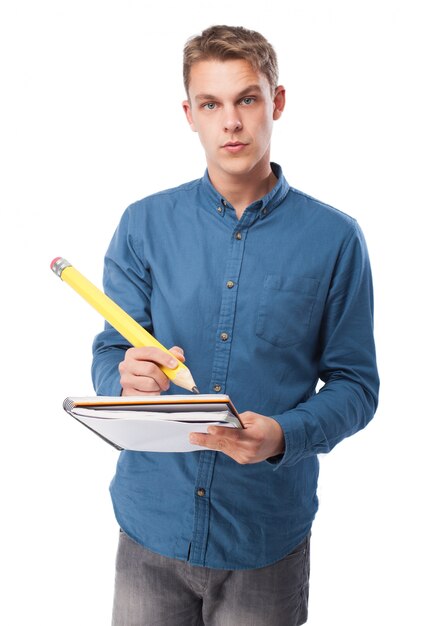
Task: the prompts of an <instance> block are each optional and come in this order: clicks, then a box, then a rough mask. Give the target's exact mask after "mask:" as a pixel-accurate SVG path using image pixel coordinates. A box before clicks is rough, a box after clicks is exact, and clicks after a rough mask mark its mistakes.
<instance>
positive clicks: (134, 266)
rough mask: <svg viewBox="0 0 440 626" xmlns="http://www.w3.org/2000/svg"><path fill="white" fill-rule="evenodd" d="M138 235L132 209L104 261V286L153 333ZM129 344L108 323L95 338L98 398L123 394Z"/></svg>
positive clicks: (148, 277) (147, 280) (148, 282)
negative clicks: (122, 368)
mask: <svg viewBox="0 0 440 626" xmlns="http://www.w3.org/2000/svg"><path fill="white" fill-rule="evenodd" d="M138 232H139V228H138V227H137V226H136V215H135V214H134V211H133V210H132V209H131V207H129V208H128V209H127V210H126V212H125V213H124V215H123V216H122V219H121V221H120V224H119V226H118V228H117V229H116V232H115V234H114V235H113V238H112V240H111V242H110V245H109V248H108V250H107V253H106V256H105V259H104V278H103V286H104V291H105V293H106V294H107V295H108V296H109V297H110V298H112V300H114V301H115V302H116V303H117V304H119V306H120V307H122V308H123V309H124V311H126V312H127V313H128V314H129V315H131V316H132V317H133V318H134V319H135V320H136V321H138V322H139V323H140V324H141V326H143V327H144V328H145V329H146V330H148V331H149V332H152V322H151V314H150V296H151V275H150V271H149V268H148V265H147V263H146V261H145V260H142V254H141V252H140V250H141V246H140V245H139V243H138V241H137V233H138ZM130 345H131V344H129V342H128V341H127V340H126V339H125V338H124V337H122V335H121V334H120V333H118V331H116V330H115V329H114V328H113V327H112V326H111V325H110V324H108V322H106V323H105V327H104V330H103V331H102V332H101V333H99V334H98V335H97V336H96V337H95V340H94V342H93V348H92V352H93V361H92V380H93V385H94V388H95V391H96V393H97V394H98V395H109V396H119V395H121V392H122V388H121V385H120V379H119V369H118V366H119V363H120V362H121V361H123V359H124V355H125V352H126V351H127V349H128V348H129V347H130Z"/></svg>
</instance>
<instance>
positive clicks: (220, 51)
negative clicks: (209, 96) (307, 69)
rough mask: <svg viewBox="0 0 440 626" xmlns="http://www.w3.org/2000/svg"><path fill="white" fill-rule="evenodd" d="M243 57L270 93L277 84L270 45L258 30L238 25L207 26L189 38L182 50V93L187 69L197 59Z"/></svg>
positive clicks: (187, 72)
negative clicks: (198, 33)
mask: <svg viewBox="0 0 440 626" xmlns="http://www.w3.org/2000/svg"><path fill="white" fill-rule="evenodd" d="M211 59H215V60H219V61H227V60H229V59H244V60H246V61H248V62H249V63H250V64H251V65H252V67H253V68H254V70H256V71H259V72H261V73H262V74H264V75H265V76H266V78H267V80H268V81H269V85H270V88H271V91H272V93H273V92H274V91H275V88H276V87H277V85H278V62H277V56H276V53H275V50H274V49H273V47H272V45H271V44H270V43H269V42H268V41H267V39H265V38H264V37H263V35H261V34H260V33H258V32H256V31H253V30H248V29H247V28H243V27H242V26H210V27H209V28H207V29H205V30H204V31H203V32H202V33H201V35H196V36H194V37H191V38H190V39H189V40H188V41H187V43H186V45H185V47H184V50H183V82H184V85H185V90H186V93H187V94H188V87H189V81H190V74H191V68H192V66H193V65H194V63H197V62H198V61H208V60H211Z"/></svg>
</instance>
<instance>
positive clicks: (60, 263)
mask: <svg viewBox="0 0 440 626" xmlns="http://www.w3.org/2000/svg"><path fill="white" fill-rule="evenodd" d="M66 267H72V263H69V261H66V259H63V258H59V259H58V260H57V261H55V263H54V264H53V265H52V271H53V272H55V274H56V275H57V276H59V277H60V278H61V274H62V273H63V270H65V269H66Z"/></svg>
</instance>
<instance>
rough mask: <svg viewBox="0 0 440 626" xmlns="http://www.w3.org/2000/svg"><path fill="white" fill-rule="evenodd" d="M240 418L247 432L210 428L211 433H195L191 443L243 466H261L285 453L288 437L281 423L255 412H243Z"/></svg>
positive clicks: (222, 427)
mask: <svg viewBox="0 0 440 626" xmlns="http://www.w3.org/2000/svg"><path fill="white" fill-rule="evenodd" d="M240 419H241V422H242V424H243V426H244V428H243V429H241V428H226V427H225V426H209V427H208V434H205V433H191V434H190V436H189V440H190V442H191V443H193V444H196V445H198V446H205V447H206V448H208V449H210V450H217V451H219V452H224V454H227V455H228V456H230V457H231V458H232V459H234V461H237V463H241V464H247V463H259V462H260V461H265V460H266V459H268V458H269V457H271V456H276V455H277V454H281V453H282V452H284V434H283V430H282V428H281V426H280V425H279V424H278V422H277V421H275V420H274V419H273V418H271V417H267V416H266V415H260V414H259V413H253V412H252V411H246V412H245V413H241V414H240Z"/></svg>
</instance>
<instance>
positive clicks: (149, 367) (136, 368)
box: [119, 360, 170, 391]
mask: <svg viewBox="0 0 440 626" xmlns="http://www.w3.org/2000/svg"><path fill="white" fill-rule="evenodd" d="M119 373H120V382H121V385H122V387H126V386H128V387H134V388H136V389H139V390H140V391H150V390H151V389H152V388H153V387H151V382H148V381H151V380H153V381H155V384H154V388H157V389H159V390H162V391H166V390H167V389H169V386H170V381H169V379H168V377H167V376H166V375H165V374H164V373H163V372H162V370H161V369H160V368H159V367H158V366H157V365H156V364H155V363H152V362H151V361H137V360H126V361H122V363H120V364H119Z"/></svg>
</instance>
